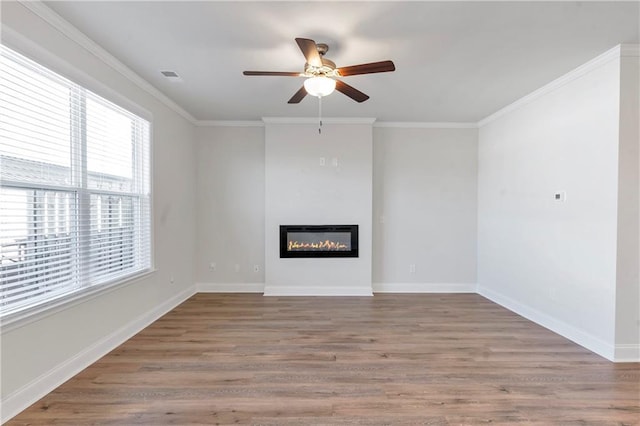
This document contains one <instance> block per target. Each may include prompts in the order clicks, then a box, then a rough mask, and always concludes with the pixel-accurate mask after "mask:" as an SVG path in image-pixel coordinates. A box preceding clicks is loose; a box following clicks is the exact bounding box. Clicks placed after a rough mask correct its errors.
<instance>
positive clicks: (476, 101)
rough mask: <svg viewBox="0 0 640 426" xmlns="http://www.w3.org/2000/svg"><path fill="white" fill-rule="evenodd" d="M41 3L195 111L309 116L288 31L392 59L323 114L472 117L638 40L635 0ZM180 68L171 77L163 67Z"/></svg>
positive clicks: (205, 115) (338, 50) (222, 115)
mask: <svg viewBox="0 0 640 426" xmlns="http://www.w3.org/2000/svg"><path fill="white" fill-rule="evenodd" d="M46 4H47V5H48V6H49V7H50V8H51V9H53V10H54V11H55V12H57V13H58V14H60V15H61V16H62V17H63V18H65V19H66V20H67V21H69V22H70V23H71V24H73V25H74V26H76V27H77V28H78V29H79V30H80V31H82V32H83V33H85V34H86V35H87V36H89V37H90V38H91V39H93V40H94V41H95V42H97V43H98V44H99V45H101V46H102V47H103V48H105V49H106V50H107V51H109V52H110V53H111V54H112V55H114V56H115V57H117V58H118V59H119V60H120V61H122V62H123V63H124V64H125V65H127V66H128V67H129V68H131V69H132V70H133V71H135V72H136V73H138V74H139V75H140V76H142V77H143V78H144V79H145V80H147V81H148V82H149V83H151V84H152V85H154V86H155V87H156V88H158V89H159V90H160V91H162V92H163V93H164V94H166V95H167V96H168V97H170V98H171V99H172V100H174V101H175V102H176V103H177V104H179V105H180V106H181V107H182V108H184V109H185V110H186V111H188V112H189V113H190V114H191V115H193V116H194V117H195V118H196V119H197V120H258V119H260V118H261V117H264V116H269V117H273V116H283V117H312V116H315V115H317V113H318V102H317V99H316V98H312V97H310V96H307V97H306V98H305V99H304V100H303V101H302V102H301V103H300V104H297V105H289V104H287V100H288V99H289V98H290V97H291V96H292V95H293V94H294V93H295V92H296V91H297V90H298V89H299V88H300V87H301V85H302V81H303V80H302V79H301V78H296V77H246V76H243V75H242V71H243V70H268V71H302V69H303V66H304V62H305V61H304V57H303V56H302V54H301V52H300V50H299V49H298V47H297V45H296V43H295V41H294V38H295V37H305V38H311V39H314V40H315V41H316V42H324V43H327V44H328V45H329V48H330V51H329V53H328V54H327V55H326V56H327V58H329V59H332V60H333V61H334V62H336V64H337V65H338V66H347V65H354V64H359V63H364V62H375V61H379V60H386V59H391V60H393V61H394V62H395V65H396V71H395V72H392V73H384V74H370V75H360V76H351V77H346V78H345V79H344V80H345V82H347V83H349V84H350V85H352V86H354V87H356V88H357V89H359V90H361V91H363V92H365V93H367V94H368V95H369V96H371V99H369V100H368V101H366V102H364V103H362V104H358V103H356V102H354V101H352V100H351V99H349V98H347V97H346V96H344V95H342V94H341V93H338V92H336V93H335V94H332V95H331V96H329V97H327V98H325V99H323V105H322V109H323V115H325V116H329V117H373V118H377V119H378V120H380V121H409V122H412V121H415V122H477V121H479V120H481V119H482V118H485V117H486V116H488V115H490V114H492V113H494V112H495V111H497V110H498V109H500V108H502V107H504V106H506V105H508V104H510V103H511V102H514V101H516V100H517V99H519V98H521V97H522V96H524V95H526V94H528V93H530V92H532V91H533V90H535V89H537V88H539V87H541V86H543V85H544V84H546V83H548V82H550V81H551V80H553V79H555V78H557V77H559V76H561V75H562V74H564V73H566V72H568V71H570V70H572V69H573V68H576V67H577V66H579V65H581V64H583V63H585V62H587V61H589V60H590V59H592V58H594V57H595V56H597V55H599V54H601V53H603V52H605V51H606V50H608V49H610V48H612V47H614V46H615V45H617V44H620V43H638V42H639V41H640V37H639V26H640V24H639V22H640V12H639V10H640V9H639V3H638V2H548V3H547V2H545V3H541V2H487V3H485V2H417V1H411V2H400V1H395V2H378V1H376V2H365V1H359V2H335V1H334V2H319V1H314V2H293V1H288V2H268V1H260V2H238V1H233V2H220V1H209V2H207V1H199V2H181V1H151V2H136V1H125V2H119V1H107V2H96V1H55V2H46ZM164 70H172V71H175V72H177V73H178V74H179V75H180V77H181V79H182V82H178V83H176V82H171V81H168V80H167V79H166V78H164V77H163V76H162V75H161V74H160V71H164Z"/></svg>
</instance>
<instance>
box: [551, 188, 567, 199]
mask: <svg viewBox="0 0 640 426" xmlns="http://www.w3.org/2000/svg"><path fill="white" fill-rule="evenodd" d="M553 199H554V200H555V201H561V202H564V201H567V192H566V191H558V192H555V193H554V194H553Z"/></svg>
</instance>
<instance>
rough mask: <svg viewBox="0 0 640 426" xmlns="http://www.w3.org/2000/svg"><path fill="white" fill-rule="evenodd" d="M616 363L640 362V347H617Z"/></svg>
mask: <svg viewBox="0 0 640 426" xmlns="http://www.w3.org/2000/svg"><path fill="white" fill-rule="evenodd" d="M614 361H615V362H640V345H616V353H615V359H614Z"/></svg>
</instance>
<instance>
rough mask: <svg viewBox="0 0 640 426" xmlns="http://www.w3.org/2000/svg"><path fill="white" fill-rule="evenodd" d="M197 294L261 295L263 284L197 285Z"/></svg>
mask: <svg viewBox="0 0 640 426" xmlns="http://www.w3.org/2000/svg"><path fill="white" fill-rule="evenodd" d="M196 292H197V293H263V292H264V283H197V284H196Z"/></svg>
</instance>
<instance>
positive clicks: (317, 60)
mask: <svg viewBox="0 0 640 426" xmlns="http://www.w3.org/2000/svg"><path fill="white" fill-rule="evenodd" d="M296 43H298V47H300V50H302V54H303V55H304V57H305V59H306V60H307V63H308V64H309V65H312V66H314V67H318V68H320V67H322V58H321V57H320V54H319V53H318V48H317V47H316V42H315V41H313V40H310V39H308V38H296Z"/></svg>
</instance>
